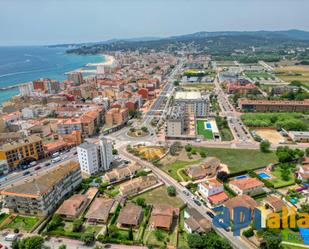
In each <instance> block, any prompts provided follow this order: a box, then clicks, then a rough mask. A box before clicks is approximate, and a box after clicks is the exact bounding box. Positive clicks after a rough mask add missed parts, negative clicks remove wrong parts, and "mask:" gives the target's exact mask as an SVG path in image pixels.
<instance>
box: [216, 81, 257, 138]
mask: <svg viewBox="0 0 309 249" xmlns="http://www.w3.org/2000/svg"><path fill="white" fill-rule="evenodd" d="M214 84H215V91H216V93H217V100H218V103H219V105H220V108H221V114H222V115H223V116H226V117H227V121H228V124H229V127H230V130H231V132H232V133H233V136H234V139H235V140H237V141H241V142H244V143H253V140H252V138H251V136H250V133H249V131H248V130H247V128H246V127H245V125H244V124H243V123H242V121H241V119H240V117H239V115H238V114H237V112H236V110H235V108H234V107H233V106H232V105H231V103H230V102H229V99H228V96H227V94H225V93H224V91H223V90H222V88H221V86H220V83H219V80H218V77H216V79H215V81H214Z"/></svg>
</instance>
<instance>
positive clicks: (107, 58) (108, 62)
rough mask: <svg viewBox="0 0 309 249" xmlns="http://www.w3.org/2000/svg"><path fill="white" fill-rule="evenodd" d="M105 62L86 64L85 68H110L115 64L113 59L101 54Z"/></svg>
mask: <svg viewBox="0 0 309 249" xmlns="http://www.w3.org/2000/svg"><path fill="white" fill-rule="evenodd" d="M102 56H104V58H105V60H104V62H98V63H87V64H86V67H97V66H112V65H113V64H114V63H115V57H114V56H111V55H106V54H102Z"/></svg>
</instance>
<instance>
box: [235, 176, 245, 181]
mask: <svg viewBox="0 0 309 249" xmlns="http://www.w3.org/2000/svg"><path fill="white" fill-rule="evenodd" d="M245 178H248V176H247V175H242V176H236V177H235V179H236V180H240V179H245Z"/></svg>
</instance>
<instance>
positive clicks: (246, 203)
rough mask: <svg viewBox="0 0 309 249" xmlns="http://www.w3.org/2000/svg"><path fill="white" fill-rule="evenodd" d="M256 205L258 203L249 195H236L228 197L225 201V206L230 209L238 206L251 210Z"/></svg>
mask: <svg viewBox="0 0 309 249" xmlns="http://www.w3.org/2000/svg"><path fill="white" fill-rule="evenodd" d="M258 205H259V204H258V203H257V202H256V201H255V200H254V199H253V198H252V197H250V196H249V195H238V196H235V197H233V198H231V199H229V200H228V201H227V202H226V203H225V206H226V207H227V208H228V209H230V210H232V209H233V208H234V207H239V206H242V207H246V208H250V209H251V210H253V209H254V208H256V207H257V206H258Z"/></svg>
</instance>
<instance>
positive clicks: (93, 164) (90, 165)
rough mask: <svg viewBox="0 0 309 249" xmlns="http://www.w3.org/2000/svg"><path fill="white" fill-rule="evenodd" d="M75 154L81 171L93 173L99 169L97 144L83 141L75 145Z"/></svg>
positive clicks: (88, 173)
mask: <svg viewBox="0 0 309 249" xmlns="http://www.w3.org/2000/svg"><path fill="white" fill-rule="evenodd" d="M77 154H78V161H79V164H80V168H81V171H82V173H85V174H87V175H93V174H96V173H97V172H98V171H99V167H100V162H99V155H98V147H97V145H95V144H90V143H83V144H81V145H79V146H77Z"/></svg>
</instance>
